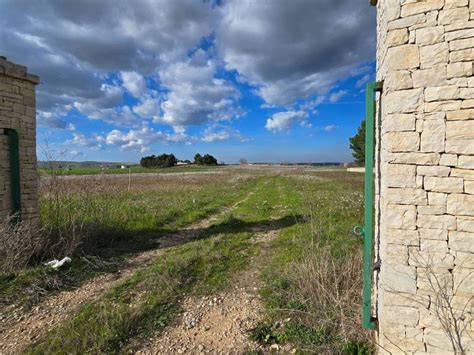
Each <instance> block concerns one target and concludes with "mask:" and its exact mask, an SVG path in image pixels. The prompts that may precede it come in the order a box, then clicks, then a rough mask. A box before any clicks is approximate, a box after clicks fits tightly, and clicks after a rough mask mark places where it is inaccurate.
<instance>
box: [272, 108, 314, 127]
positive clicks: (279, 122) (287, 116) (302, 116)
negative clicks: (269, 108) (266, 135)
mask: <svg viewBox="0 0 474 355" xmlns="http://www.w3.org/2000/svg"><path fill="white" fill-rule="evenodd" d="M307 118H308V114H307V113H306V112H304V111H286V112H277V113H275V114H273V115H272V116H271V118H269V119H267V124H266V125H265V128H266V129H267V130H269V131H272V132H281V131H287V130H289V129H290V127H291V125H292V124H293V122H295V121H299V122H300V124H302V125H303V126H304V125H306V124H307V123H308V122H307V121H306V119H307Z"/></svg>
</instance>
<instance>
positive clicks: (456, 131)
mask: <svg viewBox="0 0 474 355" xmlns="http://www.w3.org/2000/svg"><path fill="white" fill-rule="evenodd" d="M446 139H447V140H449V139H474V120H473V121H452V122H447V123H446Z"/></svg>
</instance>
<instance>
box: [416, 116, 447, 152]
mask: <svg viewBox="0 0 474 355" xmlns="http://www.w3.org/2000/svg"><path fill="white" fill-rule="evenodd" d="M445 132H446V123H445V120H444V119H441V120H426V121H424V122H423V132H422V133H421V151H422V152H444V144H445Z"/></svg>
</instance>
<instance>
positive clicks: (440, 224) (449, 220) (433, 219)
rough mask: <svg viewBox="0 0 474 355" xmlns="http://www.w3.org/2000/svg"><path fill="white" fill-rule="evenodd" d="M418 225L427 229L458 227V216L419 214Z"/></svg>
mask: <svg viewBox="0 0 474 355" xmlns="http://www.w3.org/2000/svg"><path fill="white" fill-rule="evenodd" d="M448 213H449V196H448ZM416 225H417V226H418V227H419V228H427V229H443V230H444V229H447V230H455V229H456V218H455V217H454V216H449V215H444V216H432V215H418V218H417V221H416Z"/></svg>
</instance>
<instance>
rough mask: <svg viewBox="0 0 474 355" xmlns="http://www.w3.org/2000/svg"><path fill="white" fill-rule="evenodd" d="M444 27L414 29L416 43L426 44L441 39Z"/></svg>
mask: <svg viewBox="0 0 474 355" xmlns="http://www.w3.org/2000/svg"><path fill="white" fill-rule="evenodd" d="M443 39H444V27H443V26H435V27H425V28H420V29H418V30H416V43H417V44H418V45H421V46H423V45H428V44H434V43H438V42H441V41H443Z"/></svg>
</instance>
